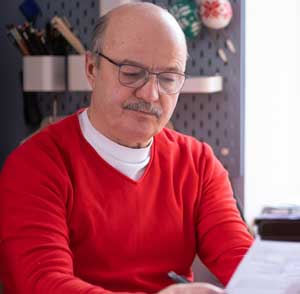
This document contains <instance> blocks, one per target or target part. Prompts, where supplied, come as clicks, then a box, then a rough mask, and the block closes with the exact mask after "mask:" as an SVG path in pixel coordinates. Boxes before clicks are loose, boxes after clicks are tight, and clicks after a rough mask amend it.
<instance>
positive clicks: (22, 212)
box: [0, 141, 110, 294]
mask: <svg viewBox="0 0 300 294" xmlns="http://www.w3.org/2000/svg"><path fill="white" fill-rule="evenodd" d="M48 144H49V145H51V142H48V143H47V146H48ZM44 147H45V146H43V148H38V147H37V146H36V145H34V146H33V143H32V142H31V141H29V142H26V143H25V144H24V145H23V146H21V147H20V148H19V149H18V150H17V151H16V152H14V153H13V154H12V155H11V156H10V158H9V159H8V160H7V162H6V164H5V166H4V168H3V171H2V173H1V176H0V195H1V197H0V264H1V268H0V280H1V282H2V283H3V284H4V290H5V293H32V294H33V293H43V294H48V293H56V294H60V293H74V294H75V293H91V294H102V293H109V292H110V291H108V290H105V289H103V288H101V287H98V286H95V285H92V284H90V283H87V282H85V281H83V280H82V279H80V278H78V277H76V276H75V275H74V272H73V258H72V251H71V250H70V248H69V241H70V240H69V232H68V218H69V217H70V213H71V207H72V185H71V183H70V180H69V177H68V176H67V172H66V167H65V164H64V162H63V160H62V159H61V156H60V154H59V151H58V150H57V148H54V147H53V146H52V147H51V148H50V149H47V148H48V147H47V148H44Z"/></svg>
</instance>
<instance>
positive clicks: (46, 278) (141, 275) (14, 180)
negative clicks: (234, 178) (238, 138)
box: [0, 3, 252, 294]
mask: <svg viewBox="0 0 300 294" xmlns="http://www.w3.org/2000/svg"><path fill="white" fill-rule="evenodd" d="M91 47H92V48H91V52H89V53H88V54H87V55H86V73H87V77H88V80H89V83H90V85H91V87H92V96H91V104H90V107H89V108H88V109H86V110H83V111H78V112H77V113H76V114H74V115H71V116H70V117H68V118H66V119H65V120H62V121H60V122H58V123H56V124H54V125H51V126H50V127H48V128H46V129H44V130H43V131H41V132H40V133H38V134H37V135H35V136H33V137H32V138H30V139H29V140H28V141H26V142H25V143H24V144H23V145H21V146H20V147H19V148H17V150H15V151H14V152H13V153H12V154H11V155H10V157H9V158H8V160H7V161H6V164H5V166H4V168H3V170H2V174H1V183H0V187H1V188H0V193H1V200H0V229H1V230H0V238H1V240H0V242H1V243H0V258H1V260H0V262H1V264H2V268H1V274H0V280H2V282H3V284H4V288H5V290H6V293H108V292H147V293H150V292H151V293H153V292H159V291H161V293H163V294H173V293H192V294H193V293H198V294H204V293H222V290H221V289H218V288H216V287H214V286H211V285H206V284H201V283H200V284H199V283H195V284H194V283H192V284H188V285H175V286H174V285H173V286H170V285H172V283H173V282H172V280H170V278H169V277H168V272H170V271H175V272H177V273H178V274H180V275H183V276H185V277H186V278H188V279H189V280H192V273H191V264H192V262H193V259H194V257H195V254H198V255H199V256H200V258H201V259H202V261H203V262H204V263H205V264H206V265H207V266H208V268H209V269H210V270H211V271H212V272H213V273H215V274H216V276H217V277H218V278H219V279H220V281H221V282H222V283H223V284H224V285H225V284H226V283H227V282H228V280H229V279H230V277H231V275H232V273H233V271H234V270H235V268H236V267H237V265H238V263H239V262H240V260H241V259H242V257H243V256H244V254H245V253H246V251H247V249H248V248H249V246H250V245H251V242H252V238H251V236H250V235H249V233H248V232H247V228H246V226H245V224H244V223H243V222H242V220H241V218H240V216H239V212H238V210H237V209H236V204H235V201H234V199H233V197H232V191H231V188H230V184H229V181H228V177H227V173H226V171H225V170H224V168H223V167H222V166H221V164H220V163H219V161H218V160H217V159H216V158H215V156H214V155H213V153H212V150H211V148H210V147H209V146H208V145H206V144H204V143H200V142H198V141H197V140H195V139H193V138H191V137H188V136H184V135H182V134H179V133H176V132H174V131H170V130H167V129H163V127H164V126H165V125H166V123H167V122H168V120H169V119H170V117H171V115H172V112H173V110H174V108H175V105H176V102H177V99H178V95H179V94H178V93H179V91H180V89H181V87H182V85H183V82H184V72H185V66H186V58H187V47H186V41H185V37H184V35H183V33H182V31H181V29H180V27H179V26H178V24H177V23H176V21H175V20H174V18H173V17H172V16H171V15H170V14H169V13H168V12H167V11H165V10H164V9H162V8H159V7H157V6H155V5H153V4H146V3H140V4H130V5H125V6H121V7H119V8H116V9H114V10H113V11H111V12H110V13H109V14H108V15H106V16H105V17H104V18H102V19H101V20H100V21H99V23H98V25H97V26H96V29H95V33H94V36H93V40H92V46H91Z"/></svg>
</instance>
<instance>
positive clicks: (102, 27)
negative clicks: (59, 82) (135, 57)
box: [90, 3, 187, 63]
mask: <svg viewBox="0 0 300 294" xmlns="http://www.w3.org/2000/svg"><path fill="white" fill-rule="evenodd" d="M124 29H127V31H124ZM128 30H130V35H136V36H137V37H138V34H139V33H140V34H141V35H146V34H148V37H150V38H151V36H154V35H157V34H159V33H160V34H165V36H168V37H169V38H172V39H173V41H175V42H176V41H177V42H178V43H180V44H181V46H182V47H183V48H184V50H185V54H186V56H187V45H186V39H185V36H184V33H183V31H182V30H181V28H180V26H179V24H178V22H177V21H176V19H175V18H174V17H173V16H172V15H171V14H170V13H169V12H168V11H167V10H166V9H164V8H161V7H159V6H157V5H154V4H152V3H131V4H125V5H121V6H118V7H116V8H115V9H112V10H111V11H109V12H108V13H107V14H105V15H104V16H102V17H101V18H99V20H98V21H97V24H96V26H95V29H94V32H93V36H92V42H91V46H90V50H91V52H97V51H100V52H101V51H103V50H104V47H105V45H106V44H107V42H109V41H110V39H111V37H113V36H112V34H114V33H115V34H117V36H120V35H122V34H124V33H128ZM141 30H142V31H141ZM149 34H150V35H149ZM163 38H165V37H163ZM137 39H138V38H137ZM137 41H142V40H137ZM97 63H98V62H97Z"/></svg>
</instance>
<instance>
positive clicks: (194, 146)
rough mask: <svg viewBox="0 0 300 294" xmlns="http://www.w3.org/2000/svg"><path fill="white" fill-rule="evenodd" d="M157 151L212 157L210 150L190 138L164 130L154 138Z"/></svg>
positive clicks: (204, 144) (203, 143)
mask: <svg viewBox="0 0 300 294" xmlns="http://www.w3.org/2000/svg"><path fill="white" fill-rule="evenodd" d="M155 142H156V144H157V148H158V149H162V150H169V152H172V151H173V152H179V153H180V154H185V153H188V154H194V156H197V157H214V154H213V150H212V148H211V147H210V146H209V145H208V144H207V143H205V142H201V141H199V140H197V139H196V138H194V137H192V136H188V135H185V134H182V133H179V132H177V131H174V130H170V129H168V128H164V129H163V130H162V131H161V132H160V133H159V134H157V135H156V136H155Z"/></svg>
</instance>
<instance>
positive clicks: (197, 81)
mask: <svg viewBox="0 0 300 294" xmlns="http://www.w3.org/2000/svg"><path fill="white" fill-rule="evenodd" d="M222 90H223V78H222V76H218V75H216V76H209V77H203V76H201V77H191V78H188V79H186V81H185V83H184V85H183V88H182V90H181V93H199V94H200V93H203V94H206V93H216V92H220V91H222Z"/></svg>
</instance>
